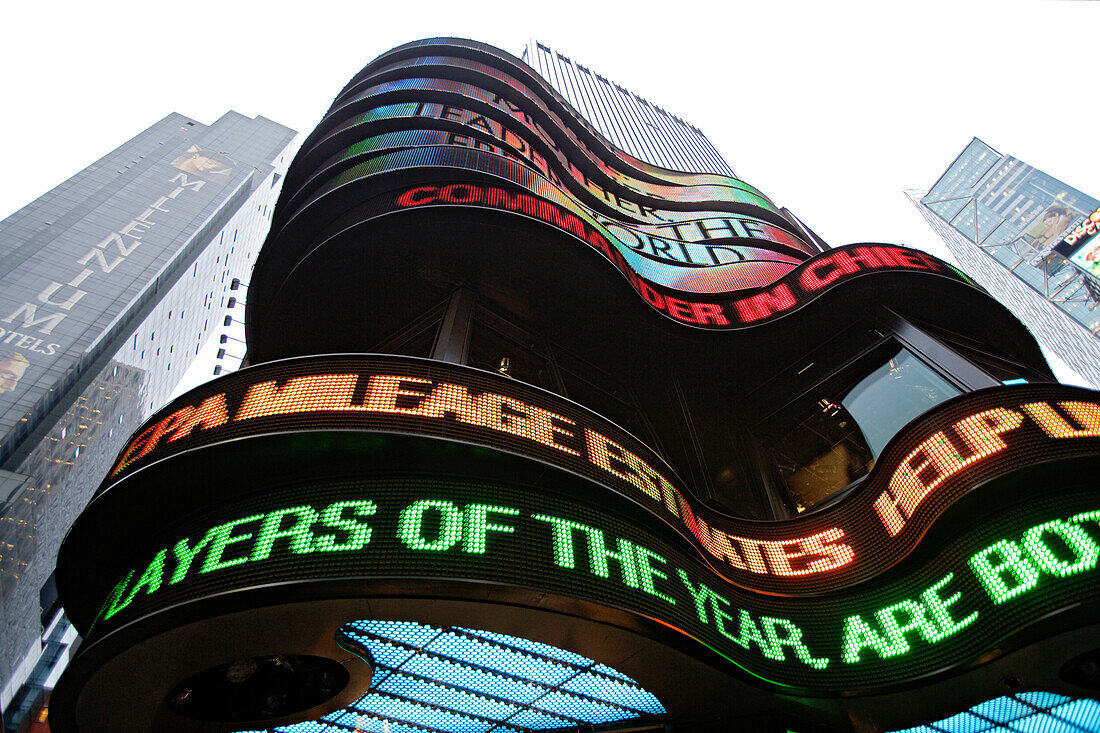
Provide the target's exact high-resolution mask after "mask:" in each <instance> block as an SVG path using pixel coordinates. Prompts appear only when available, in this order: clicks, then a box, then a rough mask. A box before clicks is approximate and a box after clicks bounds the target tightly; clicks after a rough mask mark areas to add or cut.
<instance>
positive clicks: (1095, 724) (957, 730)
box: [894, 692, 1100, 733]
mask: <svg viewBox="0 0 1100 733" xmlns="http://www.w3.org/2000/svg"><path fill="white" fill-rule="evenodd" d="M1097 731H1100V702H1097V701H1096V700H1086V699H1073V698H1070V697H1066V696H1065V695H1055V694H1054V693H1052V692H1021V693H1019V694H1017V695H1007V696H1005V697H998V698H996V699H993V700H987V701H986V702H983V703H982V704H980V705H975V706H974V707H972V708H970V710H969V711H967V712H963V713H959V714H957V715H952V716H951V717H950V718H944V719H943V720H940V721H937V722H935V723H930V724H929V725H919V726H917V727H915V728H907V729H906V730H903V731H894V733H1096V732H1097Z"/></svg>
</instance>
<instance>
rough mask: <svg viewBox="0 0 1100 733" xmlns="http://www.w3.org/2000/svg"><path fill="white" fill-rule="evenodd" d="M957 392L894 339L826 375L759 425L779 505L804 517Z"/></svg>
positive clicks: (854, 479) (853, 479) (862, 475)
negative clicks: (913, 423) (901, 432)
mask: <svg viewBox="0 0 1100 733" xmlns="http://www.w3.org/2000/svg"><path fill="white" fill-rule="evenodd" d="M958 394H960V390H959V389H958V388H956V387H955V386H953V385H952V384H951V383H950V382H948V381H947V380H946V379H944V378H943V377H942V376H940V375H939V374H938V373H937V372H935V371H933V370H932V368H931V367H929V366H928V365H926V364H925V363H924V362H922V361H921V360H920V359H918V358H917V357H916V356H915V355H914V354H913V353H911V352H910V351H908V350H906V349H904V348H902V347H901V346H899V345H898V344H897V343H896V342H889V343H888V344H886V345H885V346H884V347H883V348H879V349H875V350H874V351H873V352H871V353H870V354H869V355H868V356H867V357H865V358H864V359H861V360H859V361H857V362H856V363H854V364H852V365H850V366H849V367H847V368H845V369H842V370H840V371H839V372H837V373H835V374H833V375H832V376H830V377H829V378H828V379H825V380H824V381H822V382H821V383H820V384H818V385H816V386H815V387H813V388H812V389H810V390H809V391H808V392H806V393H805V394H803V395H802V397H800V398H799V399H797V400H795V401H794V402H792V403H790V404H789V405H787V406H786V407H784V408H783V409H782V410H780V411H779V412H778V413H777V414H775V415H773V416H772V417H771V418H769V419H768V420H767V421H766V424H765V428H764V429H765V430H766V431H767V433H768V436H767V437H765V444H766V445H765V447H766V449H767V450H768V451H769V452H770V453H771V456H772V459H773V460H774V462H775V465H776V467H777V469H778V473H779V477H780V479H781V482H780V483H781V487H780V488H781V489H782V491H783V493H785V496H784V498H785V500H786V501H787V502H788V503H789V505H790V506H791V507H792V508H793V509H794V510H795V511H797V512H803V511H806V510H807V509H810V508H811V507H813V506H815V505H817V504H819V503H821V502H822V501H824V500H826V499H828V498H829V497H830V496H833V495H834V494H836V493H837V492H838V491H840V490H841V489H843V488H845V487H846V486H848V485H850V484H852V483H854V482H856V481H858V480H859V479H861V478H862V477H864V476H866V475H867V473H868V472H870V470H871V468H872V467H873V466H874V465H875V461H876V460H877V458H878V456H879V455H880V454H881V453H882V450H883V448H885V447H886V444H887V443H888V442H890V439H891V438H893V437H894V435H895V434H896V433H897V431H898V430H899V429H900V428H902V427H903V426H904V425H906V424H907V423H909V422H910V421H912V420H913V419H914V418H915V417H917V416H918V415H920V414H921V413H923V412H925V411H926V410H928V409H930V408H931V407H933V406H934V405H936V404H938V403H940V402H943V401H945V400H947V399H950V398H951V397H954V396H956V395H958Z"/></svg>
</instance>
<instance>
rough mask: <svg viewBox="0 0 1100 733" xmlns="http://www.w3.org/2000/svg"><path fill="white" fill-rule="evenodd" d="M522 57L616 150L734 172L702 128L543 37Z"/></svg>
mask: <svg viewBox="0 0 1100 733" xmlns="http://www.w3.org/2000/svg"><path fill="white" fill-rule="evenodd" d="M523 60H524V61H526V62H527V63H528V64H530V65H531V67H532V68H534V69H535V71H537V72H538V73H539V75H540V76H541V77H542V78H543V79H544V80H545V81H546V83H547V84H549V85H550V86H551V87H552V88H553V89H554V91H556V92H557V93H558V94H560V95H562V97H564V98H565V99H566V100H567V101H568V102H569V104H571V105H572V106H573V108H574V109H575V110H577V111H578V112H580V114H581V116H582V119H583V120H584V122H583V123H582V124H585V123H587V124H590V125H592V126H593V127H595V128H596V130H598V131H599V132H600V134H601V135H603V136H604V137H605V138H607V139H608V140H609V141H611V142H612V143H613V144H614V145H615V146H616V147H618V148H619V151H620V152H625V153H628V154H629V155H632V156H634V157H635V158H638V159H639V160H644V161H646V162H647V163H652V164H654V165H659V166H661V167H663V168H668V169H670V170H676V171H686V172H688V173H717V174H719V175H723V176H735V175H737V174H736V173H734V172H733V168H731V167H730V165H729V163H727V162H726V159H725V158H723V157H722V155H721V153H719V152H718V150H717V149H716V148H715V147H714V145H713V144H712V143H711V141H710V140H708V139H707V137H706V135H704V134H703V131H702V130H700V129H699V128H698V127H696V126H695V125H692V124H691V123H688V122H684V121H683V120H682V119H680V118H679V117H677V116H676V115H674V114H671V113H669V112H666V111H665V110H664V109H662V108H661V107H659V106H657V105H655V104H651V103H649V102H648V101H646V100H645V99H644V98H643V97H641V96H639V95H637V94H635V93H634V92H631V91H630V90H628V89H626V88H624V87H623V86H622V85H621V84H618V83H616V82H614V81H609V80H608V79H607V77H605V76H603V75H602V74H600V73H599V72H597V71H595V70H593V69H590V68H589V67H587V66H585V65H584V64H582V63H580V61H574V60H573V59H572V58H570V57H569V56H566V55H565V54H563V53H561V52H560V51H555V50H554V49H552V48H550V47H549V46H547V45H546V44H545V43H542V42H541V41H536V40H534V39H532V40H530V41H528V43H527V47H526V48H525V49H524V50H523Z"/></svg>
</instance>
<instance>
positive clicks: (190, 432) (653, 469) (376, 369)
mask: <svg viewBox="0 0 1100 733" xmlns="http://www.w3.org/2000/svg"><path fill="white" fill-rule="evenodd" d="M1094 399H1095V395H1094V393H1091V392H1087V391H1085V390H1080V389H1077V388H1072V387H1065V386H1063V385H1021V386H1016V387H1001V388H994V389H990V390H983V391H982V392H977V393H970V394H967V395H963V396H961V397H958V398H956V399H954V400H951V401H950V402H948V403H945V404H944V405H942V406H940V407H937V408H936V409H934V410H931V411H929V412H927V413H925V414H924V415H922V416H921V417H919V418H918V419H916V420H914V421H913V422H912V423H910V424H909V425H908V426H907V427H906V428H905V429H903V430H902V431H901V432H900V433H899V434H898V435H897V436H896V437H895V438H894V439H893V440H892V441H891V443H890V444H889V445H888V446H887V448H886V450H885V451H884V452H883V454H882V455H881V456H880V458H879V460H878V461H877V462H876V465H875V468H874V469H873V471H872V472H871V474H870V475H869V476H868V478H867V479H866V480H865V481H864V482H863V483H862V484H861V486H860V487H859V489H858V491H857V492H855V493H853V494H852V495H851V496H849V497H848V499H847V500H846V501H845V502H842V503H840V504H838V505H836V506H834V507H832V508H830V509H826V510H825V511H822V512H816V513H813V514H810V515H807V516H803V517H799V518H797V519H794V520H790V521H786V522H775V523H760V522H744V521H739V520H736V519H734V518H732V517H729V516H727V515H724V514H721V513H719V512H717V511H715V510H713V509H711V508H709V507H707V506H705V505H703V504H702V503H700V502H697V501H695V500H694V498H693V495H692V493H691V492H690V489H688V487H686V486H685V485H684V484H683V483H682V482H681V481H680V480H679V479H678V478H677V477H676V475H675V474H674V473H673V469H672V468H671V467H669V466H667V465H666V464H664V463H663V461H661V459H660V458H659V457H657V455H656V454H655V453H654V452H653V451H651V450H649V449H648V448H647V447H646V446H645V445H644V444H642V443H640V442H639V441H637V440H636V439H634V438H633V437H632V436H630V435H629V434H627V433H625V432H624V431H622V430H620V429H619V428H617V427H615V426H613V425H612V424H611V423H609V422H607V421H606V420H604V419H603V418H601V417H599V416H597V415H596V414H594V413H591V412H589V411H587V410H584V409H583V408H581V407H579V406H578V405H576V404H575V403H572V402H569V401H568V400H565V399H562V398H560V397H558V396H557V395H554V394H551V393H548V392H544V391H542V390H539V389H537V388H535V387H532V386H530V385H526V384H524V383H522V382H517V381H516V380H510V379H506V378H503V377H500V376H499V375H496V374H493V373H489V372H483V371H480V370H474V369H469V368H466V367H459V366H455V365H449V364H443V363H440V362H431V361H428V360H423V359H413V358H408V357H397V356H393V357H378V356H370V357H368V356H361V357H360V356H352V355H348V356H341V357H312V358H300V359H292V360H285V361H280V362H274V363H271V364H269V365H259V366H256V367H252V368H249V369H246V370H242V371H240V372H237V373H235V374H232V375H229V376H227V377H225V378H223V379H221V380H216V381H214V382H211V383H208V384H206V385H203V386H202V387H200V388H198V389H195V390H193V391H192V392H190V393H187V394H185V395H183V396H182V397H180V398H179V399H177V400H176V401H175V402H173V403H172V404H170V405H169V406H168V407H166V408H165V409H163V410H161V411H160V412H159V413H157V414H156V415H155V416H154V417H153V418H152V419H151V420H150V421H148V422H147V423H146V425H145V426H144V427H143V428H142V429H140V430H139V431H138V433H137V436H136V438H135V439H134V440H133V441H132V442H131V445H130V447H128V448H127V450H126V451H124V453H123V455H122V457H121V458H120V461H119V464H118V465H119V468H118V469H116V472H115V474H116V477H125V476H127V475H128V474H130V473H132V472H133V471H135V470H137V469H138V468H140V467H141V466H143V465H147V464H149V463H151V462H153V461H156V460H158V459H161V458H166V457H168V456H171V455H173V454H176V453H180V452H183V451H187V450H190V449H193V448H198V447H201V446H203V445H207V444H212V443H220V442H223V441H229V440H235V439H239V438H243V437H246V436H249V435H264V434H267V433H270V432H278V431H308V430H366V431H372V430H375V431H382V432H405V433H412V434H421V435H428V436H433V437H439V438H445V439H453V440H459V441H462V442H468V443H475V444H481V445H485V446H488V447H492V448H499V449H503V450H506V451H508V452H512V453H516V454H519V455H527V456H531V457H533V458H535V459H537V460H540V461H544V462H547V463H550V464H552V465H557V466H561V467H563V468H565V469H566V470H568V471H570V472H572V473H575V474H578V475H581V476H584V477H585V478H587V479H589V480H592V481H594V482H596V483H597V484H600V485H603V486H606V487H608V488H610V489H613V490H615V491H617V492H619V493H621V494H624V495H626V496H628V497H630V498H632V499H633V500H634V501H635V502H637V503H639V504H640V505H642V506H643V507H646V508H647V509H649V510H650V511H651V512H653V514H654V515H655V518H657V519H659V520H661V521H662V522H664V523H668V524H671V526H673V527H675V528H676V529H677V531H679V532H680V533H681V534H683V535H684V536H685V537H687V538H689V540H690V541H692V542H694V543H696V545H697V547H698V548H699V552H700V553H701V555H702V556H703V557H704V558H705V559H706V560H707V562H709V563H711V565H712V566H713V567H714V568H715V569H716V570H718V572H720V573H721V574H722V575H723V576H724V577H725V578H726V579H727V580H729V581H731V582H733V583H734V584H736V585H739V586H741V587H745V588H751V589H758V590H763V591H768V592H779V593H819V592H823V591H827V590H831V589H835V588H839V587H844V586H848V585H851V584H853V583H855V582H858V581H860V580H864V579H867V578H870V577H873V576H874V575H875V574H877V573H879V572H881V571H882V570H884V569H886V568H888V567H890V566H891V565H893V564H895V563H897V562H898V561H899V560H900V559H901V558H903V557H904V556H905V555H906V554H907V553H909V552H910V551H912V549H913V548H914V547H915V546H916V544H917V543H918V542H919V540H920V538H921V536H923V534H924V533H925V532H927V530H928V528H929V527H930V526H932V523H933V521H934V520H935V519H936V518H937V517H938V516H940V515H941V514H943V513H944V512H946V511H948V510H949V508H950V506H951V504H953V503H954V502H955V501H957V500H958V499H959V498H960V497H962V496H964V495H965V494H966V493H967V492H968V491H969V490H970V489H971V487H973V486H977V485H981V484H984V483H987V482H988V481H990V480H992V479H994V478H995V477H996V476H998V475H1000V474H1002V473H1006V472H1008V471H1011V470H1014V469H1016V468H1019V467H1021V466H1024V465H1027V464H1029V463H1039V462H1042V461H1050V460H1058V459H1062V458H1068V457H1070V456H1075V455H1096V454H1097V452H1100V404H1097V403H1096V402H1095V401H1093V400H1094ZM211 405H214V406H215V407H211ZM521 413H522V414H526V417H525V418H524V417H521V416H520V415H521ZM115 480H117V478H109V479H108V480H107V481H106V482H105V483H104V486H103V487H101V488H100V490H99V492H98V494H97V496H98V495H99V494H102V493H103V492H104V491H106V490H107V489H108V488H109V487H110V485H111V484H112V483H113V482H114V481H115ZM673 508H675V510H673ZM92 509H93V510H94V509H95V505H93V507H92ZM150 510H151V511H155V510H156V508H155V507H151V508H150ZM104 511H106V509H105V510H104ZM81 521H90V520H88V519H87V518H82V520H81ZM884 529H886V530H887V531H886V532H884V531H883V530H884ZM891 533H893V534H894V535H895V536H893V537H891V536H890V535H891Z"/></svg>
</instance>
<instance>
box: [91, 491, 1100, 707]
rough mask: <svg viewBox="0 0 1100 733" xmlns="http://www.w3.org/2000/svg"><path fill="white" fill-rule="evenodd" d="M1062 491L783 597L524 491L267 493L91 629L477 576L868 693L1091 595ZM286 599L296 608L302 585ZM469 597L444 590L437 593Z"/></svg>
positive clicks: (1097, 556)
mask: <svg viewBox="0 0 1100 733" xmlns="http://www.w3.org/2000/svg"><path fill="white" fill-rule="evenodd" d="M1056 489H1057V490H1056ZM1060 491H1062V490H1061V489H1059V487H1054V486H1051V487H1046V486H1044V487H1040V488H1039V490H1038V491H1037V492H1036V494H1037V496H1036V498H1034V499H1033V500H1031V501H1028V502H1026V503H1023V504H1006V505H1005V506H1004V507H1003V508H1002V509H1001V510H1000V511H999V512H997V513H996V514H995V515H991V516H989V517H987V518H985V519H983V520H982V521H978V522H971V523H969V525H968V526H967V528H966V529H965V531H963V532H960V533H958V534H957V535H956V536H951V537H947V538H944V537H938V536H937V537H935V538H934V539H933V540H932V541H933V542H935V543H936V544H937V547H938V550H937V551H936V552H935V553H931V552H930V553H925V554H923V555H922V559H921V561H920V562H919V563H912V562H911V563H909V564H907V565H906V566H905V572H904V573H894V574H892V576H891V579H890V580H889V581H888V582H884V583H874V584H871V583H866V584H861V585H860V586H858V587H855V588H852V589H849V590H848V591H846V592H844V593H837V594H830V595H828V596H817V597H810V598H783V597H778V596H768V595H760V594H756V593H752V592H747V591H744V590H743V589H740V588H737V587H735V586H732V585H729V584H728V583H726V582H725V581H724V580H723V579H722V578H721V577H719V576H718V575H716V574H715V573H713V572H712V571H711V570H710V569H709V568H708V567H707V566H706V565H704V564H702V563H700V562H699V558H698V556H697V555H695V554H694V553H690V552H687V553H685V552H684V551H683V548H684V545H683V542H682V541H677V539H676V537H675V535H672V534H670V533H669V532H668V530H667V528H666V529H664V530H661V529H660V528H659V527H639V526H638V525H637V524H636V523H634V522H630V521H627V520H625V519H624V518H622V517H621V516H620V515H618V514H617V513H616V512H614V511H608V510H607V509H603V508H597V507H594V506H592V505H588V504H585V503H583V502H579V501H575V500H565V499H562V498H559V497H555V496H553V495H548V494H540V493H539V492H534V491H531V490H527V489H524V488H523V487H521V486H520V487H510V486H501V485H496V484H491V483H485V482H479V481H472V480H471V481H455V480H439V481H432V480H416V479H390V480H387V479H347V480H332V481H314V482H309V483H306V484H303V485H295V486H291V487H285V486H284V487H279V486H277V485H275V486H272V487H271V490H270V491H268V492H267V493H264V494H262V495H259V496H254V497H253V498H251V499H248V500H243V501H237V502H232V503H229V504H226V505H223V506H221V507H218V508H217V509H216V510H213V511H206V512H203V511H197V512H196V513H195V515H194V516H193V517H190V518H188V519H187V520H186V521H185V522H183V523H180V524H177V525H176V526H173V527H172V529H171V531H167V532H164V533H162V536H161V538H160V543H161V544H160V545H159V546H153V547H148V548H145V551H144V552H138V551H137V550H136V548H135V553H134V556H133V560H134V565H133V567H132V568H131V569H130V570H129V571H128V572H124V573H122V574H121V575H120V577H118V578H116V579H115V580H114V583H113V588H112V587H110V586H108V587H106V588H104V589H103V592H102V606H101V610H100V612H99V614H98V618H97V621H96V622H95V624H94V626H93V628H92V630H91V635H90V636H91V639H93V640H94V639H95V638H96V637H98V636H99V635H101V634H104V633H108V632H109V631H110V630H111V629H113V628H116V627H117V625H118V624H120V623H125V622H126V621H128V620H132V619H135V618H140V617H141V616H144V615H145V614H149V613H153V612H155V611H157V610H158V609H164V608H167V607H170V606H172V607H174V606H176V605H177V604H180V603H185V602H187V601H190V600H195V599H199V598H203V597H209V596H213V595H215V594H223V593H226V592H228V591H233V590H243V589H247V588H250V587H261V586H263V587H270V585H271V584H273V583H287V582H301V581H306V580H323V579H337V578H364V579H368V580H369V579H370V578H372V577H374V578H379V579H388V578H393V577H401V578H405V579H416V578H421V579H435V580H446V579H452V580H460V581H463V583H462V584H461V585H460V586H458V587H460V588H462V587H466V588H468V587H469V586H470V585H471V584H470V583H469V581H480V582H482V583H490V584H496V585H504V586H513V587H520V588H533V589H538V590H540V591H543V592H547V593H552V594H559V595H562V596H565V597H569V598H579V599H584V600H588V601H591V602H594V603H598V604H603V605H607V606H609V607H613V608H616V609H619V610H621V611H626V612H627V613H630V614H633V615H636V616H638V617H642V618H645V619H651V620H653V621H656V622H659V625H660V626H661V627H662V628H664V629H672V630H673V631H675V632H678V633H679V634H680V635H682V638H681V642H682V643H683V644H686V645H687V646H688V648H690V647H692V646H693V645H695V644H702V645H703V646H704V647H705V648H707V649H709V650H710V651H712V652H715V653H717V654H718V655H720V656H721V657H724V658H725V659H727V660H728V661H730V662H732V663H733V664H734V665H736V666H737V667H739V668H741V669H742V670H744V671H745V672H746V673H748V674H749V675H751V676H753V677H756V678H759V679H762V680H764V681H767V682H770V683H773V684H777V685H782V686H794V687H796V688H800V689H806V690H811V691H816V692H819V693H821V694H827V693H829V692H835V691H841V690H846V689H872V688H875V687H882V686H889V685H891V684H896V683H898V682H902V681H905V680H909V679H914V678H917V677H919V676H922V675H926V674H929V673H931V672H934V671H940V670H943V669H945V668H949V667H951V666H953V665H956V664H960V663H964V662H968V661H972V660H973V659H975V658H976V657H977V656H979V655H980V654H981V653H982V652H984V651H986V650H988V649H989V648H991V646H992V645H994V644H997V643H1001V642H1003V641H1004V640H1005V639H1007V638H1009V637H1011V636H1012V634H1013V633H1014V632H1016V631H1019V630H1020V629H1023V628H1024V627H1026V626H1028V625H1029V624H1030V623H1032V622H1033V621H1035V620H1036V619H1039V618H1041V617H1043V616H1045V615H1048V614H1050V613H1053V612H1055V611H1057V610H1059V609H1062V608H1065V607H1067V606H1070V605H1073V604H1076V603H1078V602H1080V601H1082V600H1084V599H1088V598H1091V597H1093V596H1095V595H1096V593H1097V583H1096V570H1097V565H1098V563H1100V525H1098V520H1100V509H1096V508H1094V507H1095V506H1096V497H1095V495H1090V494H1091V493H1092V492H1090V490H1089V489H1088V488H1087V487H1086V488H1082V489H1078V490H1077V491H1075V492H1069V493H1060ZM120 539H121V541H125V539H124V537H123V538H120ZM945 540H946V541H945ZM925 558H930V559H925ZM286 592H287V600H293V598H294V592H295V591H294V588H293V587H288V588H287V591H286ZM365 592H366V593H367V594H368V595H369V591H365ZM464 592H466V591H464V590H461V589H460V590H455V587H454V586H452V587H450V589H449V590H447V591H441V597H452V596H455V595H456V594H457V597H461V596H462V594H463V593H464ZM472 592H474V593H476V591H472ZM581 651H583V650H581ZM700 651H702V650H700Z"/></svg>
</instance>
